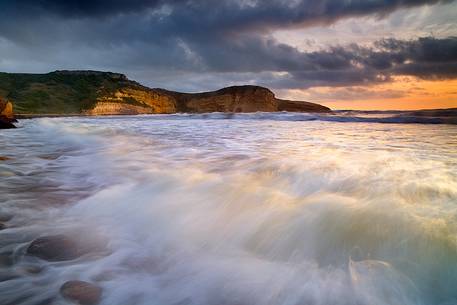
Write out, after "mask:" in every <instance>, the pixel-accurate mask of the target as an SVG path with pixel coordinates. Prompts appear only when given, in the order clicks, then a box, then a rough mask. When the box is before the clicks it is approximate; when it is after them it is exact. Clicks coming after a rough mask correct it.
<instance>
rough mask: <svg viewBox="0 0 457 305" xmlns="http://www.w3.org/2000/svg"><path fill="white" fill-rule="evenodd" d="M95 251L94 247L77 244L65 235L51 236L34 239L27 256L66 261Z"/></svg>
mask: <svg viewBox="0 0 457 305" xmlns="http://www.w3.org/2000/svg"><path fill="white" fill-rule="evenodd" d="M96 249H97V247H96V246H95V245H91V244H84V243H81V242H77V241H75V240H74V239H72V238H70V237H68V236H65V235H51V236H43V237H39V238H37V239H35V240H34V241H33V242H32V243H31V244H30V246H29V247H28V248H27V254H29V255H33V256H36V257H39V258H41V259H44V260H47V261H66V260H73V259H76V258H78V257H80V256H82V255H84V254H87V253H89V252H91V250H96Z"/></svg>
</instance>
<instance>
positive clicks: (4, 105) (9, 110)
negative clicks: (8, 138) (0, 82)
mask: <svg viewBox="0 0 457 305" xmlns="http://www.w3.org/2000/svg"><path fill="white" fill-rule="evenodd" d="M15 121H16V120H15V119H14V114H13V104H12V103H11V102H9V101H6V100H3V99H2V98H1V97H0V129H10V128H16V126H14V124H13V122H15Z"/></svg>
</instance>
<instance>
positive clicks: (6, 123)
mask: <svg viewBox="0 0 457 305" xmlns="http://www.w3.org/2000/svg"><path fill="white" fill-rule="evenodd" d="M11 128H16V126H14V124H13V123H12V122H11V119H8V118H5V117H0V129H11Z"/></svg>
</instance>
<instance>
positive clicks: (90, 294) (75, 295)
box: [60, 281, 102, 305]
mask: <svg viewBox="0 0 457 305" xmlns="http://www.w3.org/2000/svg"><path fill="white" fill-rule="evenodd" d="M60 294H61V295H62V296H63V297H64V298H66V299H67V300H70V301H73V302H75V303H76V304H80V305H95V304H98V303H99V302H100V298H101V296H102V288H100V287H98V286H96V285H94V284H91V283H88V282H84V281H68V282H65V283H64V284H63V285H62V286H61V287H60Z"/></svg>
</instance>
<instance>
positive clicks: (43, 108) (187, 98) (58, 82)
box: [0, 71, 330, 115]
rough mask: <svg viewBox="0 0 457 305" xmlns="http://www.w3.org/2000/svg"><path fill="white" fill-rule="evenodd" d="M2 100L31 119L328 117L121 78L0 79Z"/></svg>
mask: <svg viewBox="0 0 457 305" xmlns="http://www.w3.org/2000/svg"><path fill="white" fill-rule="evenodd" d="M2 96H3V97H4V98H7V99H9V100H12V101H14V106H15V112H16V113H17V114H31V115H33V114H57V115H58V114H87V115H105V114H149V113H176V112H193V113H203V112H256V111H265V112H273V111H300V112H315V111H317V112H322V111H330V109H329V108H327V107H324V106H321V105H318V104H313V103H307V102H298V101H286V100H281V99H277V98H276V97H275V95H274V94H273V92H271V91H270V90H269V89H267V88H263V87H259V86H233V87H227V88H223V89H220V90H217V91H211V92H202V93H181V92H174V91H169V90H165V89H160V88H155V89H151V88H148V87H145V86H143V85H141V84H139V83H137V82H135V81H131V80H129V79H128V78H127V77H126V76H125V75H123V74H119V73H111V72H100V71H55V72H51V73H47V74H18V73H0V97H2Z"/></svg>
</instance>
